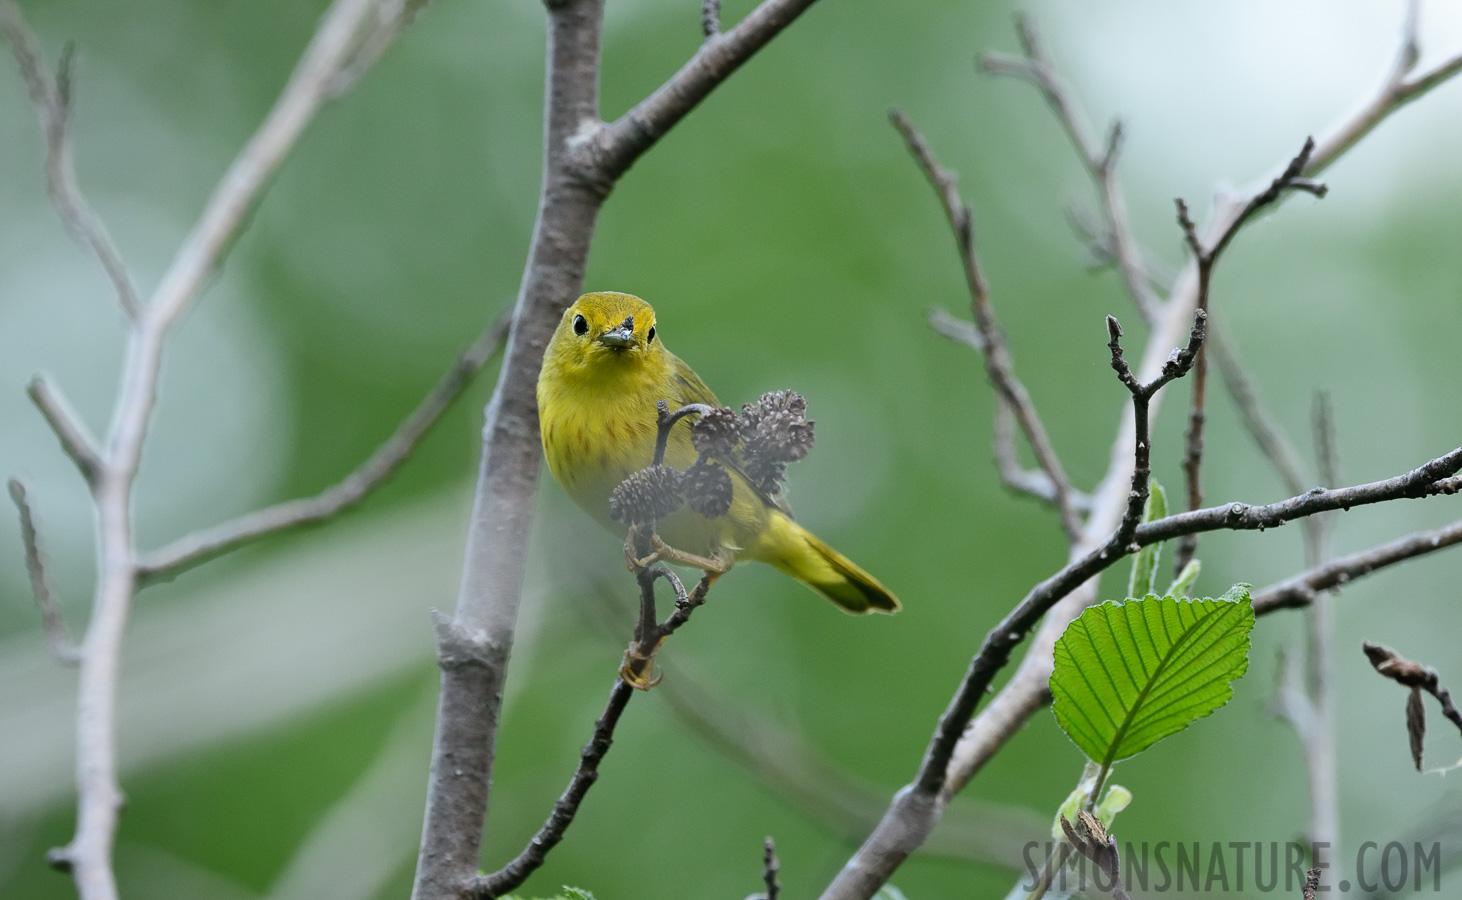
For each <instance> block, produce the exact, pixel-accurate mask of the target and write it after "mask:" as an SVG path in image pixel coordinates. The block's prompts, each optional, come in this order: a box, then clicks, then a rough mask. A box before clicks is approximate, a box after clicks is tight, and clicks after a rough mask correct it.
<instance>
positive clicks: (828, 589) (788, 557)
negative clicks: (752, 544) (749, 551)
mask: <svg viewBox="0 0 1462 900" xmlns="http://www.w3.org/2000/svg"><path fill="white" fill-rule="evenodd" d="M767 526H768V527H767V533H766V534H765V535H764V536H763V541H762V542H761V546H760V547H758V548H757V550H758V552H757V553H756V555H755V556H756V558H758V559H761V560H763V561H764V562H768V563H771V564H772V565H773V566H776V567H777V568H778V569H781V570H782V571H783V572H786V573H787V574H788V575H791V576H792V577H793V578H795V579H797V580H798V581H800V582H802V583H803V584H805V585H807V586H808V587H810V588H812V589H813V590H814V591H817V592H818V593H819V594H821V595H823V596H824V597H826V598H828V599H829V600H831V601H832V602H834V603H836V604H837V605H838V606H840V607H842V608H843V609H844V610H846V611H848V612H850V613H868V612H886V613H891V612H897V611H898V608H899V600H898V598H897V597H895V596H894V595H893V594H892V593H891V592H890V591H889V589H888V588H886V587H884V586H883V585H882V584H880V583H879V581H878V579H877V578H874V577H873V576H872V575H869V574H868V573H867V572H865V571H863V570H862V569H860V568H859V567H858V565H857V564H856V563H854V562H853V561H852V560H851V559H848V558H847V557H846V556H844V555H843V554H841V553H839V552H838V551H836V550H834V549H833V548H831V547H829V546H828V545H827V544H824V543H823V542H822V541H820V540H818V539H817V536H816V535H814V534H813V533H812V532H810V531H808V530H807V529H806V528H803V527H802V526H801V525H798V524H797V523H796V522H794V521H792V520H791V519H789V518H787V517H786V516H784V515H781V514H780V513H773V514H772V516H771V519H770V521H769V522H768V523H767Z"/></svg>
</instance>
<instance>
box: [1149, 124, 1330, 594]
mask: <svg viewBox="0 0 1462 900" xmlns="http://www.w3.org/2000/svg"><path fill="white" fill-rule="evenodd" d="M1314 152H1315V139H1314V138H1306V139H1305V144H1304V146H1303V147H1302V148H1300V152H1299V153H1298V154H1296V155H1295V157H1294V159H1292V160H1290V162H1289V165H1288V166H1286V167H1285V169H1284V171H1283V172H1281V173H1280V174H1279V176H1278V177H1277V178H1275V179H1274V180H1273V181H1271V182H1270V183H1269V187H1267V188H1265V189H1264V190H1262V191H1260V192H1259V193H1257V194H1255V195H1253V196H1252V197H1250V198H1249V200H1248V202H1247V203H1245V204H1244V205H1243V207H1242V208H1241V209H1240V210H1239V213H1238V215H1236V216H1234V217H1233V219H1232V220H1231V221H1230V222H1229V223H1228V225H1227V227H1225V228H1224V229H1223V230H1222V231H1220V232H1219V235H1218V239H1217V240H1216V241H1214V242H1213V243H1212V244H1205V243H1204V241H1203V239H1202V238H1200V237H1199V236H1198V228H1197V226H1196V225H1194V224H1193V219H1192V218H1191V217H1190V216H1189V215H1188V206H1187V204H1186V203H1184V202H1183V201H1182V199H1179V200H1177V207H1178V224H1179V225H1180V226H1181V227H1182V229H1183V236H1184V238H1185V239H1186V240H1187V242H1188V247H1189V249H1190V250H1192V251H1193V258H1194V260H1195V261H1196V262H1197V266H1198V308H1199V309H1201V310H1203V311H1204V312H1207V311H1208V305H1209V290H1210V288H1209V286H1210V284H1211V282H1212V280H1213V269H1214V266H1216V265H1217V264H1218V260H1219V257H1220V256H1222V254H1223V251H1224V249H1225V248H1226V247H1228V245H1229V243H1230V242H1232V241H1233V239H1234V236H1235V235H1237V234H1238V233H1239V230H1240V229H1242V228H1243V227H1244V225H1245V224H1246V223H1247V222H1248V221H1249V220H1250V219H1252V218H1253V217H1254V215H1255V214H1256V213H1258V212H1259V211H1260V210H1262V209H1264V208H1265V207H1267V206H1270V205H1272V204H1275V203H1277V202H1279V199H1280V197H1281V196H1283V195H1284V194H1285V193H1286V192H1287V191H1296V190H1300V191H1305V192H1307V193H1310V194H1313V195H1314V196H1316V197H1324V196H1325V193H1326V191H1327V190H1328V189H1327V188H1326V187H1325V185H1323V184H1320V183H1319V182H1315V181H1311V180H1309V179H1307V178H1305V177H1303V176H1304V173H1305V171H1306V170H1307V167H1308V166H1309V163H1310V157H1311V156H1312V155H1313V154H1314ZM1207 397H1208V358H1207V355H1206V354H1204V353H1199V354H1198V361H1197V363H1196V364H1195V365H1194V366H1193V398H1192V401H1191V403H1190V405H1189V408H1188V432H1187V439H1186V443H1187V450H1186V452H1185V453H1184V455H1183V477H1184V481H1185V482H1186V484H1187V496H1188V508H1189V509H1198V508H1199V507H1200V506H1202V505H1203V482H1202V467H1203V426H1204V423H1205V421H1206V420H1207V417H1208V413H1207ZM1197 549H1198V539H1197V536H1196V535H1189V536H1188V537H1185V538H1184V539H1183V540H1181V541H1179V542H1178V547H1177V550H1176V552H1175V553H1174V554H1173V557H1174V558H1173V566H1174V569H1173V571H1174V572H1181V571H1183V567H1185V566H1187V565H1188V563H1189V562H1190V561H1192V559H1193V554H1194V552H1195V551H1196V550H1197Z"/></svg>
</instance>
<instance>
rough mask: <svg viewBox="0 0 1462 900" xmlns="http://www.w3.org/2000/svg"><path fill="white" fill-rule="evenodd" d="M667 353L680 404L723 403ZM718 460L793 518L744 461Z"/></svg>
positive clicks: (755, 492)
mask: <svg viewBox="0 0 1462 900" xmlns="http://www.w3.org/2000/svg"><path fill="white" fill-rule="evenodd" d="M665 355H666V356H669V357H670V359H671V364H672V369H673V371H674V376H673V377H674V380H675V387H676V388H678V389H679V390H680V391H681V394H680V396H679V397H678V398H677V399H678V400H679V401H680V404H681V405H682V406H684V405H685V404H687V403H704V404H706V405H708V406H717V407H719V406H721V405H722V404H721V401H720V400H718V399H716V394H715V392H714V391H712V390H711V389H710V387H709V386H707V384H706V383H705V382H704V381H702V380H701V377H700V376H699V375H697V374H696V373H695V370H694V369H692V368H691V367H690V366H688V365H686V364H685V361H684V360H682V359H681V358H680V357H678V356H676V355H675V354H674V353H671V352H669V351H668V350H667V351H666V353H665ZM687 427H688V426H687ZM717 461H718V462H720V463H722V464H723V465H725V466H726V468H728V469H730V470H731V471H732V472H733V473H735V474H736V476H737V477H738V478H740V479H741V481H742V482H743V483H744V484H745V485H746V486H747V487H748V488H750V489H751V491H752V493H754V494H756V495H757V496H758V497H760V498H761V502H762V503H765V504H766V505H767V506H769V507H771V508H772V509H776V510H780V511H781V512H782V514H783V515H785V516H786V517H787V518H789V519H790V518H792V510H791V509H790V508H788V506H787V501H786V500H785V499H783V498H782V496H781V495H780V494H779V495H777V496H771V495H769V494H767V493H765V492H763V491H762V490H761V489H760V488H758V487H757V486H756V484H755V483H754V482H753V481H752V480H751V478H750V477H748V476H747V474H746V469H745V467H744V466H743V465H742V462H741V460H740V459H739V458H736V457H733V458H730V459H725V458H720V457H718V458H717Z"/></svg>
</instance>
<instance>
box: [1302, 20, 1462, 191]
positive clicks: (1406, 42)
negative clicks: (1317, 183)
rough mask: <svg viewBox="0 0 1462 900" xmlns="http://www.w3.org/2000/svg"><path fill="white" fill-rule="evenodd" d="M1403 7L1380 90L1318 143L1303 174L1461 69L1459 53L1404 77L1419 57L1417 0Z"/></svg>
mask: <svg viewBox="0 0 1462 900" xmlns="http://www.w3.org/2000/svg"><path fill="white" fill-rule="evenodd" d="M1406 7H1407V9H1406V17H1405V20H1404V24H1403V26H1402V34H1401V44H1400V47H1399V48H1398V50H1397V52H1396V61H1395V62H1394V63H1393V64H1392V66H1391V70H1390V71H1389V72H1388V73H1387V74H1386V77H1385V79H1384V80H1383V81H1382V82H1381V87H1380V90H1378V91H1377V92H1376V95H1375V96H1374V97H1372V98H1371V99H1370V101H1369V102H1367V103H1366V104H1365V106H1364V107H1363V108H1362V109H1361V111H1360V112H1359V113H1357V114H1356V115H1355V116H1353V117H1352V118H1350V119H1349V120H1347V121H1345V122H1343V123H1341V124H1340V125H1339V126H1338V127H1336V128H1335V129H1334V131H1333V132H1332V133H1331V134H1330V136H1328V137H1326V138H1325V140H1323V141H1321V142H1320V145H1319V146H1318V147H1316V148H1315V153H1314V155H1313V156H1312V157H1310V164H1309V168H1308V169H1307V170H1306V172H1305V174H1306V175H1318V174H1320V173H1321V172H1323V171H1325V169H1327V168H1329V167H1330V165H1331V164H1332V163H1333V162H1335V160H1337V159H1339V158H1340V157H1342V156H1344V155H1345V153H1346V152H1347V151H1349V150H1350V148H1351V147H1354V146H1355V145H1356V144H1357V143H1359V142H1360V140H1361V139H1362V138H1364V137H1365V136H1366V135H1368V134H1370V133H1371V132H1372V131H1373V130H1375V128H1376V126H1378V125H1380V124H1381V123H1382V122H1384V121H1385V120H1386V118H1387V117H1388V116H1390V115H1391V114H1392V113H1394V112H1395V111H1396V110H1398V109H1400V108H1401V107H1403V106H1405V105H1407V104H1408V103H1411V102H1412V101H1414V100H1418V99H1420V98H1421V97H1423V96H1425V95H1426V94H1427V92H1429V91H1431V90H1432V89H1433V88H1435V87H1437V86H1438V85H1440V84H1443V83H1444V82H1446V81H1449V80H1450V79H1452V78H1453V77H1454V76H1456V75H1457V73H1458V72H1462V54H1458V55H1456V56H1453V57H1452V58H1450V59H1448V60H1446V61H1445V62H1442V63H1439V64H1438V65H1437V66H1436V67H1435V68H1433V69H1431V70H1429V71H1427V72H1424V73H1422V74H1420V75H1417V76H1415V77H1414V78H1408V77H1407V76H1409V75H1411V74H1412V72H1414V71H1415V70H1416V64H1417V63H1418V62H1419V61H1420V60H1421V38H1420V26H1421V19H1420V11H1421V0H1407V4H1406Z"/></svg>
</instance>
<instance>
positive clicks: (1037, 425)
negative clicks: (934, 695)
mask: <svg viewBox="0 0 1462 900" xmlns="http://www.w3.org/2000/svg"><path fill="white" fill-rule="evenodd" d="M889 118H890V119H891V120H892V122H893V124H894V127H895V128H897V129H898V130H899V133H900V134H901V135H903V138H904V142H905V143H906V144H907V145H908V148H909V152H910V153H911V154H913V156H914V159H915V160H916V161H917V162H918V163H919V167H920V168H921V169H922V170H923V171H924V175H925V177H927V178H928V179H929V183H930V185H931V186H932V187H933V188H934V192H935V194H937V195H938V197H939V199H940V201H941V202H942V203H943V205H944V214H945V217H946V218H948V219H949V225H950V228H952V229H953V230H954V235H955V241H956V244H957V245H958V247H959V255H960V260H961V261H962V262H963V263H964V270H965V282H966V284H967V286H968V288H969V292H970V307H971V311H972V312H973V314H974V320H975V321H974V327H975V329H976V332H977V333H978V335H979V342H978V343H979V345H980V348H982V353H981V357H982V358H983V359H984V361H985V372H986V374H987V375H988V376H989V378H990V383H991V384H992V385H994V387H995V391H996V393H997V394H998V395H999V401H1000V402H1001V403H1003V404H1005V405H1006V406H1008V407H1009V408H1010V410H1011V412H1013V413H1014V414H1015V418H1016V420H1017V421H1019V422H1020V427H1021V430H1022V431H1023V432H1024V433H1025V436H1026V441H1027V442H1029V443H1030V446H1031V451H1032V452H1033V453H1035V456H1036V460H1037V462H1038V464H1039V465H1040V467H1041V471H1043V472H1044V473H1045V474H1046V477H1047V478H1048V479H1049V480H1050V483H1051V491H1052V495H1053V496H1052V502H1053V503H1054V504H1055V506H1056V511H1057V512H1058V513H1059V514H1060V516H1061V527H1062V529H1063V530H1064V531H1065V532H1066V537H1067V539H1068V540H1070V541H1073V542H1074V541H1075V540H1076V537H1077V535H1078V534H1079V533H1080V531H1081V518H1080V516H1079V515H1078V514H1077V511H1076V506H1075V504H1074V503H1073V502H1072V498H1071V495H1072V488H1071V481H1070V479H1068V478H1067V477H1066V472H1065V470H1064V469H1062V467H1061V460H1060V458H1059V457H1057V455H1056V450H1055V448H1054V447H1052V446H1051V439H1050V437H1049V436H1048V435H1047V434H1046V428H1045V425H1043V424H1042V423H1041V418H1040V415H1039V414H1038V413H1037V412H1036V409H1035V404H1034V403H1033V402H1032V401H1031V398H1030V394H1029V393H1028V392H1027V391H1026V389H1025V385H1024V384H1022V383H1021V381H1020V379H1019V378H1017V377H1016V375H1015V367H1014V363H1013V362H1012V361H1011V359H1010V353H1009V351H1008V349H1007V348H1006V344H1005V335H1004V333H1003V332H1002V331H1001V329H1000V324H999V323H998V322H997V321H996V320H995V310H994V307H993V306H992V305H991V303H990V287H989V285H988V284H987V283H986V281H985V274H984V271H983V270H982V269H981V267H980V259H979V255H978V254H977V253H976V252H975V230H974V229H975V226H974V218H973V216H972V215H971V213H970V208H969V206H967V205H966V204H965V202H964V200H963V198H961V197H960V195H959V188H958V186H957V185H956V183H955V176H954V173H952V172H950V171H949V170H948V169H946V168H944V167H943V166H941V165H940V164H939V160H937V159H935V157H934V153H933V151H932V150H930V148H929V144H928V142H927V141H925V140H924V136H923V135H922V134H920V133H919V131H918V129H917V128H915V127H914V125H913V123H912V122H910V121H909V119H908V117H907V116H905V115H904V114H903V113H902V112H900V111H899V110H897V109H895V110H893V111H892V112H890V113H889ZM977 349H979V348H977Z"/></svg>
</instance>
